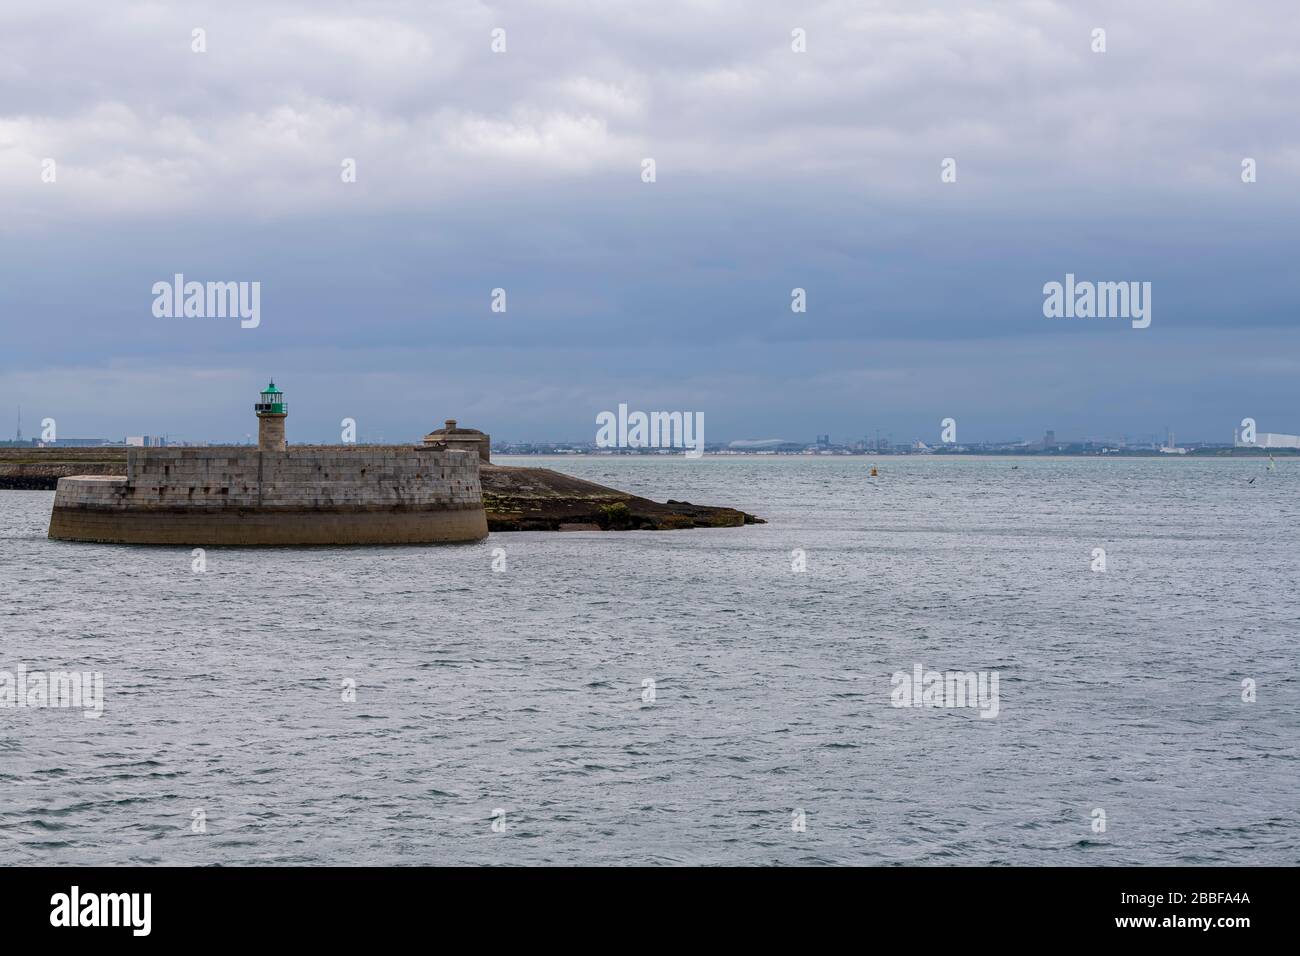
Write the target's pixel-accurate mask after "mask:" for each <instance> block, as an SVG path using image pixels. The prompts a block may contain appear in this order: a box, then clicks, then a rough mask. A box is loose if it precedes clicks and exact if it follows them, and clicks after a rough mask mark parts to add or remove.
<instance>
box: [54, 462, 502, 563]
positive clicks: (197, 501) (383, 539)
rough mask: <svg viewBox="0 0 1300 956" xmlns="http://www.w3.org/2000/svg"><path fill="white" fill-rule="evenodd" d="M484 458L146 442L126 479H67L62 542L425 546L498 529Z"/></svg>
mask: <svg viewBox="0 0 1300 956" xmlns="http://www.w3.org/2000/svg"><path fill="white" fill-rule="evenodd" d="M478 465H479V462H478V456H477V455H476V454H474V453H473V452H471V451H461V450H452V449H447V448H439V447H432V448H431V447H426V446H412V447H405V446H364V445H362V446H346V445H342V446H339V445H328V446H310V445H296V446H290V447H289V448H288V449H287V450H286V451H282V452H270V451H260V450H258V449H255V448H248V447H246V446H237V447H224V448H223V447H208V448H147V449H145V448H140V449H135V448H133V449H130V450H129V451H128V453H127V461H126V476H125V477H124V478H123V477H108V476H94V475H79V476H75V477H66V478H60V479H59V482H58V488H57V491H56V492H55V497H54V509H53V512H52V514H51V518H50V532H49V535H50V537H51V538H58V539H65V540H78V541H106V542H119V543H128V544H194V545H202V544H212V545H221V544H228V545H291V544H292V545H297V544H416V543H430V542H439V541H471V540H477V539H478V538H482V537H484V536H485V535H486V534H487V518H486V515H485V514H484V511H483V496H482V488H481V486H480V483H479V470H478Z"/></svg>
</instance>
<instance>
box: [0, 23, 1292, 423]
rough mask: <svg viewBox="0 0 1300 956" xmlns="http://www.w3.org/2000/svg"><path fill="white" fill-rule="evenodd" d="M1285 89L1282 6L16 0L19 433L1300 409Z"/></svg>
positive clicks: (12, 122) (9, 253)
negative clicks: (200, 307) (1249, 171)
mask: <svg viewBox="0 0 1300 956" xmlns="http://www.w3.org/2000/svg"><path fill="white" fill-rule="evenodd" d="M362 12H364V13H365V15H364V16H363V15H361V14H362ZM1099 27H1100V28H1103V29H1104V30H1105V31H1106V36H1105V41H1106V52H1105V53H1094V52H1093V49H1092V47H1093V44H1094V40H1093V30H1094V29H1095V28H1099ZM195 28H202V29H203V30H205V31H206V52H204V53H196V52H193V51H192V45H193V43H194V40H193V32H192V31H193V30H194V29H195ZM496 28H502V29H504V30H505V42H506V51H505V52H504V53H494V52H493V51H492V49H491V45H492V31H493V30H494V29H496ZM796 28H800V29H802V30H804V31H806V46H807V50H806V52H803V53H797V52H794V51H793V50H792V49H791V43H792V40H791V31H792V30H794V29H796ZM1298 103H1300V17H1298V16H1297V15H1296V9H1295V3H1294V0H1256V2H1252V3H1250V4H1246V5H1243V4H1240V3H1230V2H1226V0H1225V2H1217V3H1212V2H1197V0H1143V2H1141V3H1133V2H1132V0H1124V2H1113V3H1112V2H1091V3H1054V2H1048V0H1005V2H1000V3H996V4H994V3H974V2H962V3H958V2H925V0H896V2H894V0H890V2H875V3H873V2H864V0H853V2H829V3H803V2H800V3H795V2H791V3H755V2H746V3H740V2H702V0H701V2H694V3H688V2H671V0H656V2H654V3H615V2H587V3H577V2H545V0H541V2H539V0H530V2H527V3H523V2H521V3H517V4H491V5H489V4H479V3H464V2H460V3H429V2H410V3H405V2H379V3H371V4H353V3H328V2H312V3H307V2H303V3H298V4H290V3H282V2H276V0H260V2H255V3H238V2H228V0H223V2H221V3H212V4H185V3H176V4H170V3H168V4H163V3H156V4H134V3H120V4H119V3H113V4H106V3H102V2H84V3H60V2H46V3H40V4H7V5H5V6H4V7H0V261H2V262H3V266H2V267H0V280H2V281H0V321H2V322H3V337H2V338H0V409H3V418H0V435H4V436H5V437H10V436H11V435H12V431H13V422H12V418H13V415H14V413H15V411H16V406H17V405H18V403H20V402H21V403H22V405H23V408H24V431H25V433H26V434H27V435H31V434H33V433H35V432H36V431H37V423H38V421H39V419H40V418H42V417H47V416H48V417H54V418H55V419H56V420H57V422H58V429H59V433H60V434H61V435H62V436H64V437H82V436H86V437H91V436H96V437H98V436H103V437H115V438H120V437H121V436H123V435H124V434H142V433H149V434H163V433H170V434H172V435H173V436H176V437H185V438H191V439H209V438H210V439H234V438H242V436H243V435H244V434H245V433H248V432H252V431H255V428H254V421H253V417H252V410H251V405H252V403H253V402H254V401H255V399H256V393H257V390H258V388H259V387H260V386H261V385H263V384H264V383H265V381H266V379H267V378H268V377H269V376H272V375H273V376H274V377H275V379H276V381H277V383H278V384H279V385H280V386H281V387H282V388H284V389H285V391H286V393H287V397H288V400H289V402H290V417H289V421H288V430H289V437H290V440H291V441H292V440H298V441H307V440H329V441H336V440H338V437H339V435H338V433H339V425H338V422H339V420H340V419H341V418H343V417H352V418H355V419H357V421H358V423H359V430H360V433H361V438H362V440H375V439H378V438H380V437H382V438H384V439H385V440H389V441H397V440H406V439H409V438H414V437H417V436H419V435H421V434H423V433H424V432H425V431H428V430H429V429H431V428H433V427H435V426H436V425H437V424H438V423H439V422H440V421H441V419H443V418H445V417H456V418H458V419H460V420H461V421H462V422H464V423H466V424H471V425H474V426H477V427H480V428H483V429H484V430H487V431H490V432H491V433H492V434H493V436H494V437H499V438H507V439H509V438H513V439H544V438H560V439H584V440H592V439H593V438H594V436H595V430H596V426H595V416H596V414H597V413H598V412H600V411H602V410H605V409H615V408H617V406H618V404H619V403H620V402H626V403H628V404H629V405H630V406H631V407H632V408H633V409H638V408H639V409H645V410H682V411H698V412H703V413H704V415H705V420H706V437H707V438H708V439H709V440H710V441H715V440H721V439H738V438H770V437H783V438H791V439H811V438H812V436H813V435H814V434H815V433H827V432H829V433H830V434H831V436H832V438H833V439H836V440H851V439H855V438H860V437H862V436H864V435H867V434H871V435H873V436H874V433H875V431H876V429H880V430H881V431H882V432H883V433H886V434H891V435H892V436H893V437H894V439H895V440H900V441H901V440H909V439H911V438H915V437H921V438H924V439H927V440H930V439H934V438H937V437H938V432H939V422H940V419H942V418H945V417H950V416H951V417H953V418H955V419H957V422H958V438H959V440H981V439H1002V438H1016V437H1038V436H1040V435H1041V434H1042V432H1043V431H1044V430H1045V429H1048V428H1052V429H1055V430H1056V432H1057V435H1058V436H1060V437H1062V438H1074V437H1085V436H1107V435H1120V434H1125V433H1127V434H1130V435H1134V436H1139V435H1147V434H1151V433H1153V432H1156V431H1161V432H1162V431H1163V429H1164V428H1165V427H1166V426H1168V427H1170V428H1173V429H1174V431H1175V433H1176V436H1177V437H1178V438H1180V439H1186V440H1195V439H1203V440H1213V439H1219V440H1224V441H1227V440H1229V439H1230V438H1231V429H1232V427H1233V425H1234V424H1235V423H1237V422H1239V421H1240V420H1241V419H1242V418H1243V417H1245V416H1251V417H1254V418H1255V419H1256V420H1257V421H1258V422H1259V428H1260V430H1262V431H1281V432H1292V433H1297V432H1300V357H1298V356H1300V352H1297V346H1298V345H1300V331H1298V329H1297V319H1296V317H1297V294H1296V283H1297V275H1300V269H1297V267H1296V262H1295V260H1296V253H1297V242H1296V238H1295V237H1296V230H1297V222H1298V221H1300V220H1298V217H1297V213H1298V212H1300V209H1298V208H1297V207H1298V206H1300V202H1297V198H1298V197H1300V112H1298V107H1297V104H1298ZM647 157H651V158H653V159H654V160H655V164H656V177H657V178H656V181H655V182H653V183H646V182H643V181H642V160H643V159H644V158H647ZM947 157H952V158H954V159H955V160H956V162H957V181H956V182H955V183H944V182H941V181H940V164H941V162H942V160H944V159H945V158H947ZM1246 157H1250V158H1253V159H1254V160H1255V161H1256V164H1257V176H1258V181H1257V182H1254V183H1243V182H1242V176H1241V173H1242V160H1243V159H1244V158H1246ZM348 158H351V159H354V160H355V162H356V182H344V181H343V179H342V176H341V175H340V174H341V170H342V165H341V164H342V163H343V161H344V160H345V159H348ZM46 159H53V160H54V167H53V169H54V181H53V182H46V181H43V171H44V170H45V169H46V166H45V165H43V161H44V160H46ZM1067 272H1069V273H1074V274H1075V275H1076V276H1078V278H1079V279H1081V280H1082V279H1091V280H1095V281H1129V280H1133V281H1147V282H1151V283H1152V321H1151V325H1150V327H1149V328H1146V329H1134V328H1132V327H1131V325H1130V323H1129V322H1128V321H1124V320H1099V319H1093V320H1083V319H1048V318H1045V317H1044V315H1043V291H1042V290H1043V285H1044V283H1046V282H1051V281H1062V280H1063V279H1064V277H1065V274H1066V273H1067ZM175 273H183V274H184V275H185V277H186V279H187V280H197V281H250V282H251V281H257V282H260V283H261V324H260V326H259V327H257V328H255V329H244V328H241V327H240V324H239V322H238V320H237V319H220V318H158V317H155V315H154V314H153V311H152V305H153V298H154V297H153V294H152V292H151V288H152V286H153V284H154V283H155V282H158V281H170V280H171V277H172V276H173V275H174V274H175ZM795 287H800V288H804V289H806V290H807V312H806V313H802V314H800V313H794V312H792V311H791V308H790V303H791V290H792V289H793V288H795ZM494 288H504V289H505V290H506V296H507V311H506V312H505V313H504V314H502V313H493V312H492V311H491V310H490V304H491V294H492V290H493V289H494ZM5 419H8V420H9V421H8V423H7V424H5V423H4V422H5Z"/></svg>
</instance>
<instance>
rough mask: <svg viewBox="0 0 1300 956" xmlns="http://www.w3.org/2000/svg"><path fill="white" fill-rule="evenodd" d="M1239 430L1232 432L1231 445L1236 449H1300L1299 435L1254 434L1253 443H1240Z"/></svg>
mask: <svg viewBox="0 0 1300 956" xmlns="http://www.w3.org/2000/svg"><path fill="white" fill-rule="evenodd" d="M1241 433H1242V429H1241V428H1234V429H1233V430H1232V444H1233V446H1234V447H1236V448H1300V435H1279V434H1278V433H1277V432H1256V433H1255V440H1254V441H1253V442H1248V441H1242V439H1241Z"/></svg>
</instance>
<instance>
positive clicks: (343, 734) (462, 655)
mask: <svg viewBox="0 0 1300 956" xmlns="http://www.w3.org/2000/svg"><path fill="white" fill-rule="evenodd" d="M527 463H533V464H541V463H543V462H540V461H537V460H530V461H529V462H527ZM547 463H548V464H551V465H553V466H554V467H558V468H560V469H561V470H565V471H569V472H571V473H573V474H576V475H580V476H582V477H587V478H592V479H594V480H597V481H600V482H603V483H606V484H611V485H615V486H618V487H622V488H626V489H628V490H631V491H636V492H640V493H644V494H647V495H650V496H653V497H658V498H660V499H663V498H668V497H673V498H678V499H684V500H690V501H698V502H700V503H712V504H728V505H733V506H737V507H741V508H744V509H746V510H749V511H752V512H756V513H759V514H761V515H763V516H764V517H767V518H768V519H769V520H770V522H771V523H770V524H767V525H764V526H756V527H748V528H742V529H719V530H696V531H677V532H660V533H655V532H636V533H621V534H601V533H587V532H575V533H565V534H543V533H526V534H512V535H493V536H491V537H490V538H489V539H488V540H487V541H485V542H483V543H481V544H476V545H466V546H454V547H432V548H393V549H369V548H365V549H361V548H351V549H341V548H340V549H316V550H242V549H210V550H209V551H208V552H207V571H206V572H204V573H195V572H193V571H192V570H191V562H192V558H191V556H190V552H189V550H188V549H180V548H131V547H112V546H96V545H78V544H69V543H56V542H50V541H47V540H46V539H45V538H44V533H45V528H46V523H47V520H48V513H49V507H50V502H51V500H52V498H53V495H52V493H45V492H0V586H2V588H3V603H2V604H0V670H8V671H13V670H14V669H15V667H16V666H17V665H19V664H22V665H25V666H26V667H28V668H29V669H38V668H39V669H56V668H67V669H78V670H94V671H101V672H102V673H103V675H104V681H105V699H106V704H105V710H104V714H103V716H102V717H101V718H100V719H98V720H90V719H85V718H84V717H83V716H82V715H81V713H80V712H76V711H66V710H52V709H45V710H41V709H29V708H22V709H6V710H0V852H2V853H3V857H4V859H5V860H6V861H7V862H9V863H79V864H106V863H177V864H207V863H229V864H234V863H336V864H378V863H410V864H431V863H738V864H752V863H777V862H779V863H949V864H953V863H956V864H974V863H1022V864H1044V863H1057V864H1100V863H1108V864H1118V863H1147V864H1155V863H1173V864H1207V863H1229V864H1261V863H1283V864H1294V863H1296V862H1297V861H1300V811H1298V809H1297V806H1298V805H1300V800H1298V799H1297V789H1298V787H1297V784H1298V782H1300V763H1297V740H1298V739H1300V687H1298V685H1297V679H1296V665H1297V646H1298V644H1297V642H1298V640H1300V625H1298V624H1297V619H1298V617H1300V615H1298V614H1297V611H1300V598H1297V591H1298V589H1300V572H1298V571H1297V567H1298V564H1300V561H1298V560H1297V559H1298V558H1300V549H1297V547H1296V541H1295V538H1296V529H1297V519H1298V518H1300V503H1298V501H1300V460H1283V461H1281V462H1280V463H1279V466H1278V471H1277V472H1275V473H1273V474H1271V475H1270V474H1266V473H1265V471H1264V465H1263V463H1262V462H1260V461H1257V460H1220V461H1186V460H1184V461H1171V460H1129V461H1123V460H1116V461H1098V460H1080V459H1056V460H1020V461H1012V460H1006V459H983V460H981V459H970V458H948V459H936V458H930V459H924V458H906V459H899V458H884V459H881V460H880V462H879V464H880V465H881V469H882V474H881V476H880V477H879V478H877V479H875V480H874V481H873V480H871V479H869V478H868V477H867V474H866V468H867V461H866V460H864V459H862V458H848V459H784V458H783V459H755V458H737V459H706V460H704V461H699V462H687V461H683V460H681V459H669V460H663V459H621V460H610V459H565V460H562V461H558V462H547ZM1013 465H1016V466H1018V467H1015V468H1013ZM1252 476H1258V478H1257V480H1256V481H1255V483H1254V484H1253V485H1249V484H1247V478H1249V477H1252ZM498 547H504V548H505V552H506V570H505V571H504V572H494V571H493V570H492V563H493V549H494V548H498ZM1096 547H1102V548H1104V549H1105V550H1106V553H1107V566H1108V569H1107V571H1106V573H1104V574H1103V573H1096V572H1092V571H1090V570H1089V566H1090V564H1091V562H1092V556H1091V552H1092V549H1093V548H1096ZM796 548H802V549H805V551H806V559H807V571H806V572H805V573H794V572H792V570H791V562H792V558H791V552H792V550H793V549H796ZM915 663H921V664H923V665H924V666H925V667H926V668H932V669H936V670H946V669H956V670H996V671H997V672H998V673H999V675H1000V691H999V697H1000V712H999V714H998V716H997V717H996V718H994V719H981V718H980V717H979V716H978V712H977V711H975V710H969V709H967V710H946V709H912V708H894V707H892V706H891V705H890V690H891V684H890V675H891V674H892V673H893V672H894V671H896V670H906V671H910V670H911V668H912V666H913V665H914V664H915ZM1246 678H1250V679H1253V680H1254V681H1255V682H1256V684H1257V694H1258V699H1257V700H1256V702H1254V703H1245V702H1243V701H1242V681H1243V679H1246ZM645 679H652V680H653V681H655V696H656V699H655V701H654V702H653V703H651V704H647V703H644V702H643V701H642V693H643V681H644V680H645ZM344 680H352V681H355V682H356V701H355V702H354V703H349V702H344V701H343V700H342V697H343V691H342V685H343V681H344ZM497 808H501V809H503V810H504V811H505V817H504V822H505V829H504V832H496V831H494V829H493V826H492V823H493V813H494V811H495V810H496V809H497ZM1097 808H1100V809H1102V810H1104V812H1105V814H1106V832H1104V833H1095V832H1093V830H1092V826H1091V823H1092V814H1093V811H1094V810H1095V809H1097ZM795 809H801V810H803V811H804V813H805V819H806V823H807V830H806V832H802V833H798V832H794V831H793V830H792V828H791V821H792V819H793V818H792V812H793V811H794V810H795ZM195 810H202V811H203V812H204V813H205V814H206V832H203V833H194V832H192V829H193V822H194V811H195Z"/></svg>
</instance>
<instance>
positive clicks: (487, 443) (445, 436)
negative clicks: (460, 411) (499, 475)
mask: <svg viewBox="0 0 1300 956" xmlns="http://www.w3.org/2000/svg"><path fill="white" fill-rule="evenodd" d="M424 443H425V444H426V445H446V446H447V447H448V448H463V449H466V450H471V451H472V450H477V451H478V457H479V461H484V462H490V461H491V460H492V458H491V453H492V439H491V437H490V436H488V435H487V434H485V433H483V432H481V431H479V430H478V429H477V428H458V427H457V426H456V419H454V418H449V419H447V422H446V424H445V425H444V426H443V427H442V428H438V429H435V430H434V431H431V432H429V434H427V435H425V436H424Z"/></svg>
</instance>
